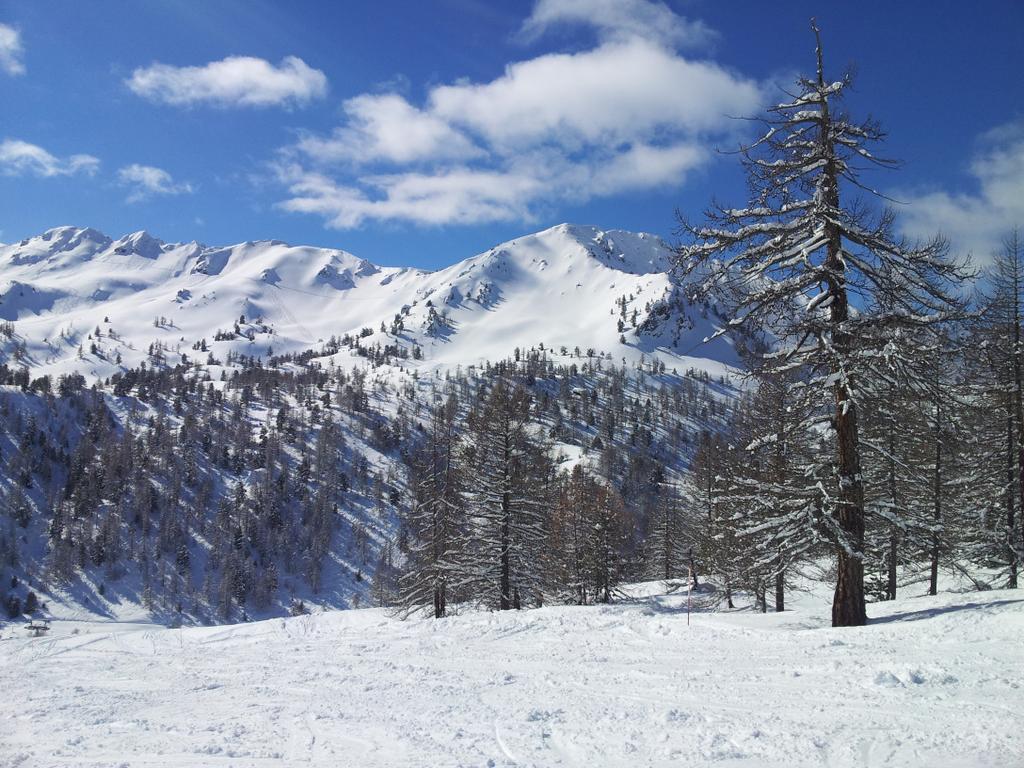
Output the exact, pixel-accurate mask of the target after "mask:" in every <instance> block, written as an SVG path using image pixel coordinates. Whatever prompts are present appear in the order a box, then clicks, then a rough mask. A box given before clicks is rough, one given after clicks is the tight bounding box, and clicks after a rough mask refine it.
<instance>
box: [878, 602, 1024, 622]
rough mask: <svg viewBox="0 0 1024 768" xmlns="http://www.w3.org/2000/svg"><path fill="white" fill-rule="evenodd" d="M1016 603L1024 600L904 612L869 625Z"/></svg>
mask: <svg viewBox="0 0 1024 768" xmlns="http://www.w3.org/2000/svg"><path fill="white" fill-rule="evenodd" d="M1016 603H1024V600H997V601H995V602H992V603H965V604H963V605H949V606H946V607H944V608H924V609H922V610H920V611H903V612H902V613H894V614H893V615H892V616H880V617H878V618H876V619H868V624H890V623H892V622H897V621H921V620H922V619H931V618H934V617H936V616H940V615H942V614H944V613H956V612H957V611H974V610H978V609H991V608H1002V607H1003V606H1007V605H1015V604H1016Z"/></svg>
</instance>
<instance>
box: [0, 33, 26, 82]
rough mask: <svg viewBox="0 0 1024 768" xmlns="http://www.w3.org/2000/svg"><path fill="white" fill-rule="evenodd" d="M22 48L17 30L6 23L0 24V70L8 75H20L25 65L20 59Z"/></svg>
mask: <svg viewBox="0 0 1024 768" xmlns="http://www.w3.org/2000/svg"><path fill="white" fill-rule="evenodd" d="M23 53H24V50H23V49H22V47H21V35H20V34H19V32H18V30H16V29H15V28H14V27H11V26H9V25H7V24H0V70H3V71H4V72H6V73H7V74H8V75H22V74H24V73H25V65H24V64H23V63H22V61H21V57H22V54H23Z"/></svg>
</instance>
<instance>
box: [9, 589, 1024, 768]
mask: <svg viewBox="0 0 1024 768" xmlns="http://www.w3.org/2000/svg"><path fill="white" fill-rule="evenodd" d="M684 604H685V598H682V597H677V596H676V597H668V596H664V595H662V596H653V597H646V598H641V599H638V600H636V601H633V602H626V603H623V604H619V605H613V606H606V607H583V608H579V607H550V608H542V609H538V610H531V611H523V612H508V613H502V614H469V615H464V616H458V617H453V618H449V619H445V620H441V621H434V620H429V619H412V620H409V621H406V622H402V621H399V620H397V619H395V618H392V617H389V616H388V615H386V614H385V613H384V612H382V611H380V610H360V611H343V612H331V613H323V614H319V615H313V616H302V617H297V618H293V619H275V620H270V621H264V622H258V623H254V624H249V625H238V626H233V627H204V628H189V629H180V630H179V629H164V628H160V627H155V626H153V625H144V624H134V625H133V624H121V625H117V624H90V623H87V622H73V621H64V622H57V623H55V624H54V628H53V632H52V636H50V637H46V638H40V639H30V638H27V637H24V636H23V635H25V632H24V631H23V630H21V629H14V628H8V629H7V630H5V631H4V633H3V639H2V640H0V684H2V685H3V686H4V687H5V689H7V690H8V691H12V692H13V691H16V692H17V694H16V695H15V696H13V697H7V698H6V699H5V701H4V703H3V704H0V764H4V765H15V766H21V767H22V768H35V767H36V766H47V767H48V768H49V767H50V766H80V765H97V766H98V765H103V766H119V765H125V766H133V767H135V766H169V765H176V766H178V765H180V766H184V765H187V766H192V767H193V768H199V767H200V766H222V765H223V766H228V765H231V766H259V765H274V766H300V765H302V766H306V765H314V766H320V765H322V766H340V765H352V766H361V767H362V768H370V767H371V766H424V765H430V766H471V765H472V766H484V765H491V766H514V765H519V766H559V765H561V766H595V765H601V766H662V765H665V766H667V765H686V766H710V765H716V766H717V765H728V766H757V767H758V768H770V767H771V766H779V767H780V768H782V767H785V768H789V767H790V766H817V765H820V766H834V767H842V766H850V767H851V768H853V767H854V766H856V767H857V768H861V767H862V766H868V767H869V766H882V765H893V766H901V768H912V767H913V766H943V767H944V768H948V767H950V766H976V767H982V766H991V767H992V768H995V767H996V766H999V767H1000V768H1008V767H1009V766H1015V765H1022V764H1024V732H1022V731H1021V729H1020V725H1019V713H1020V711H1021V709H1022V707H1024V686H1022V679H1021V669H1022V668H1024V646H1022V645H1021V642H1020V637H1021V632H1022V631H1024V600H1022V599H1021V597H1020V594H1019V591H1017V590H1007V591H991V592H984V593H969V594H949V593H946V594H940V595H939V596H938V597H934V598H932V597H918V598H909V599H908V598H904V599H901V600H898V601H895V602H892V603H881V604H876V605H873V606H871V614H872V616H873V617H875V618H874V619H873V621H872V623H871V624H870V625H869V626H867V627H863V628H858V629H832V628H830V627H828V626H827V625H828V603H827V594H826V591H825V590H822V591H821V592H820V593H819V594H816V595H802V596H800V598H799V599H798V600H797V601H796V602H795V603H794V604H795V606H796V609H795V610H793V611H788V612H786V613H784V614H778V615H776V614H767V615H761V614H757V613H749V612H737V613H703V612H702V613H697V614H695V615H694V616H693V618H692V623H691V624H690V625H689V626H687V620H686V615H685V613H684V612H682V611H681V606H682V605H684Z"/></svg>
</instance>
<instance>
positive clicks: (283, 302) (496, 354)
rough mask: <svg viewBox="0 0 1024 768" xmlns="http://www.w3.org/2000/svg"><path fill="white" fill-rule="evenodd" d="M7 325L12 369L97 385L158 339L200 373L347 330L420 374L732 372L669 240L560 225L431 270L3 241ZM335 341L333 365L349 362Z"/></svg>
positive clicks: (77, 237) (221, 249)
mask: <svg viewBox="0 0 1024 768" xmlns="http://www.w3.org/2000/svg"><path fill="white" fill-rule="evenodd" d="M0 320H3V321H6V322H7V323H13V324H14V334H13V335H12V336H11V338H9V339H7V340H6V341H5V342H4V344H3V345H2V348H0V355H3V361H4V362H7V363H8V364H12V362H13V363H16V364H21V365H28V366H29V367H30V368H32V369H39V370H40V371H41V372H42V373H49V374H54V375H59V374H61V373H66V372H69V371H72V370H74V371H76V372H79V373H82V374H83V375H86V376H87V377H95V378H105V377H109V376H111V375H113V374H114V373H116V372H117V371H118V370H121V369H123V368H125V367H127V366H131V365H138V364H139V363H140V362H144V361H146V360H147V358H153V357H154V356H153V355H152V353H151V351H152V349H153V345H156V346H157V348H158V349H159V350H160V351H161V352H162V353H164V358H165V360H169V361H173V362H177V361H179V360H180V361H181V362H183V363H184V362H187V363H191V364H204V363H206V362H207V361H208V360H209V359H218V358H222V357H223V356H225V355H227V354H229V353H234V354H241V355H247V356H255V357H265V358H269V357H271V356H272V355H274V354H283V353H288V352H291V353H298V352H302V351H306V350H309V349H315V348H317V347H318V345H321V346H322V345H325V344H327V343H328V342H329V341H330V340H331V339H332V338H334V339H338V338H343V337H346V336H348V337H349V338H351V337H353V336H355V337H357V338H359V339H361V342H360V343H361V344H362V345H364V346H374V345H380V346H381V347H383V348H389V349H391V348H393V349H394V350H395V351H396V355H395V356H396V358H402V359H407V360H414V361H416V362H415V365H416V366H419V367H423V366H426V367H430V366H439V367H448V366H452V365H459V364H464V363H477V362H481V361H484V360H494V359H500V358H503V357H508V356H510V355H512V354H513V353H514V350H515V349H517V348H521V349H525V348H528V347H532V346H538V345H545V346H546V347H548V348H549V349H559V348H561V347H566V348H568V349H574V348H576V347H580V348H582V349H593V350H595V351H597V352H602V353H606V354H609V355H611V356H612V357H613V358H615V359H616V360H618V359H620V358H622V359H624V360H628V361H634V360H637V359H640V358H643V357H654V358H660V359H662V360H663V361H664V362H666V363H667V364H668V363H672V364H673V365H676V364H683V365H686V366H690V367H692V366H694V365H695V364H696V367H701V368H705V369H712V370H714V371H715V372H718V371H719V370H720V369H721V368H722V366H728V365H732V364H735V362H736V360H735V355H734V353H733V352H732V350H731V348H730V347H729V345H728V343H726V342H724V341H716V342H714V343H713V344H710V345H707V346H704V345H702V344H701V341H702V340H703V338H704V337H705V336H707V335H709V334H710V332H711V331H712V330H713V323H712V322H711V321H710V320H709V319H708V318H705V317H701V316H699V315H698V313H696V312H694V311H692V308H688V307H686V306H685V302H683V301H682V296H681V292H680V291H679V282H678V277H677V276H676V275H675V273H674V271H673V252H672V249H671V247H670V246H669V245H668V244H667V243H666V242H665V241H664V240H662V239H661V238H660V237H657V236H655V235H651V234H647V233H632V232H626V231H623V230H602V229H600V228H599V227H596V226H592V225H576V224H568V223H563V224H559V225H556V226H554V227H550V228H548V229H546V230H542V231H540V232H537V233H533V234H529V235H524V236H521V237H518V238H515V239H512V240H509V241H507V242H505V243H501V244H498V245H496V246H494V247H493V248H490V249H488V250H487V251H484V252H482V253H479V254H476V255H474V256H471V257H469V258H467V259H463V260H461V261H457V262H455V263H454V264H451V265H449V266H447V267H443V268H440V269H437V270H424V269H418V268H415V267H387V266H381V265H377V264H374V263H373V262H370V261H368V260H366V259H363V258H360V257H358V256H356V255H355V254H352V253H350V252H348V251H345V250H342V249H339V248H319V247H314V246H303V245H298V246H295V245H290V244H287V243H285V242H283V241H281V240H257V241H252V240H250V241H245V242H242V243H237V244H234V245H227V246H208V245H205V244H202V243H199V242H198V241H195V240H192V241H190V242H186V243H166V242H164V241H163V240H160V239H159V238H157V237H155V236H153V235H152V234H151V233H149V232H147V231H145V230H139V231H136V232H132V233H129V234H126V235H123V236H121V237H120V238H118V239H116V240H115V239H113V238H111V237H110V236H108V235H106V234H104V233H102V232H100V231H98V230H96V229H93V228H89V227H71V226H62V227H55V228H52V229H49V230H47V231H46V232H44V233H41V234H40V235H36V236H34V237H31V238H26V239H24V240H22V241H20V242H19V243H15V244H10V245H6V246H0ZM215 337H216V341H214V338H215ZM336 348H337V344H334V345H332V347H331V349H332V350H333V351H331V352H330V356H331V357H332V362H335V363H337V364H345V363H346V359H347V358H351V357H352V356H353V355H351V354H349V355H346V354H345V353H344V350H342V351H341V352H340V353H339V351H338V350H337V349H336ZM200 350H201V351H202V352H203V354H201V355H200V354H197V353H198V352H199V351H200ZM208 356H209V357H208ZM356 356H358V355H356ZM150 362H151V363H152V362H153V360H152V359H151V360H150ZM408 365H413V363H412V362H409V363H408Z"/></svg>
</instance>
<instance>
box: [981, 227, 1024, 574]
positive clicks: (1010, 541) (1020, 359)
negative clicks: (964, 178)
mask: <svg viewBox="0 0 1024 768" xmlns="http://www.w3.org/2000/svg"><path fill="white" fill-rule="evenodd" d="M986 277H987V281H986V282H987V283H988V285H989V289H988V292H987V293H986V294H984V295H982V297H981V305H982V313H981V319H980V321H979V323H978V325H977V328H976V329H975V330H976V332H977V336H978V338H979V339H980V343H979V344H977V345H975V347H974V354H973V358H974V363H975V366H976V370H977V372H978V374H979V379H980V381H981V387H980V391H979V392H978V395H979V401H980V403H981V404H982V411H981V413H980V414H979V416H980V421H981V422H982V423H983V424H984V425H985V426H984V427H983V428H985V430H986V432H988V433H989V435H990V436H991V437H992V438H995V437H996V434H998V433H1001V434H999V439H998V442H996V441H995V440H994V439H993V440H991V441H987V443H986V445H985V446H979V448H982V450H981V451H979V453H978V461H979V465H978V472H979V475H981V478H979V479H983V483H982V485H983V486H986V487H987V488H988V489H989V490H988V492H987V493H986V494H985V497H987V498H982V499H981V500H980V502H981V509H982V511H983V513H984V514H985V515H986V517H987V518H988V519H989V520H992V521H993V522H994V519H995V517H996V515H997V514H998V513H997V509H998V508H999V507H1000V506H1001V507H1002V523H1001V524H994V525H992V533H993V534H994V537H995V539H996V540H997V541H998V543H997V544H996V546H997V547H998V548H1001V549H1002V557H1001V558H1000V559H1001V560H1002V561H1003V563H1004V564H1005V565H1004V568H1005V573H1006V579H1007V585H1008V586H1009V587H1011V588H1013V587H1016V586H1017V585H1018V574H1019V570H1020V563H1021V562H1022V560H1024V524H1022V521H1021V508H1022V500H1024V338H1022V335H1021V334H1022V330H1021V329H1022V323H1024V250H1022V247H1021V242H1020V234H1019V232H1018V231H1016V230H1014V231H1013V232H1012V233H1010V234H1009V235H1008V236H1007V237H1006V238H1005V241H1004V243H1003V249H1002V251H1001V252H1000V253H998V254H996V255H995V257H994V262H993V265H992V267H991V269H990V270H989V271H988V274H987V275H986ZM996 445H999V446H1000V448H998V449H997V448H995V446H996ZM995 467H999V468H1000V469H999V470H997V471H996V473H995V474H994V476H993V473H992V469H994V468H995ZM984 480H987V482H984Z"/></svg>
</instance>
